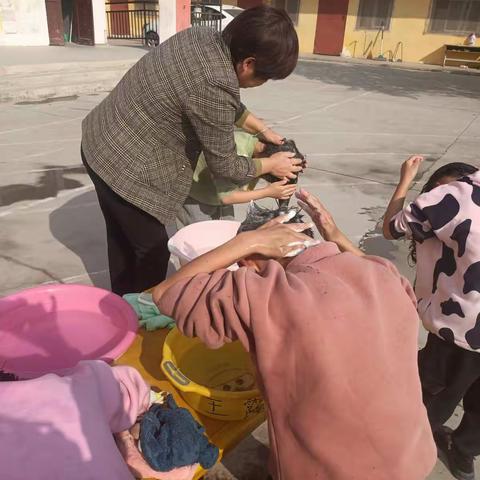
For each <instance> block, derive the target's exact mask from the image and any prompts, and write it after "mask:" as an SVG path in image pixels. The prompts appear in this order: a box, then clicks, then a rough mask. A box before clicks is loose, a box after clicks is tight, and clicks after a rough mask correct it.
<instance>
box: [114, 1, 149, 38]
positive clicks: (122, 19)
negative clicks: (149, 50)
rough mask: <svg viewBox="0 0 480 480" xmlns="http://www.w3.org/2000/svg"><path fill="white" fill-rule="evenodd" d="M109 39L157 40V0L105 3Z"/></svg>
mask: <svg viewBox="0 0 480 480" xmlns="http://www.w3.org/2000/svg"><path fill="white" fill-rule="evenodd" d="M105 8H106V14H107V28H108V34H107V38H109V39H126V40H143V41H144V43H147V40H148V38H149V37H152V35H153V34H154V36H155V35H156V36H157V38H158V0H157V1H137V0H133V1H130V2H122V1H118V0H117V1H114V0H110V1H107V2H105Z"/></svg>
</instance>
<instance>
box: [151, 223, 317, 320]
mask: <svg viewBox="0 0 480 480" xmlns="http://www.w3.org/2000/svg"><path fill="white" fill-rule="evenodd" d="M285 218H286V216H285V215H282V216H280V217H277V218H275V219H274V220H272V221H271V222H269V223H268V224H267V226H266V227H264V228H261V229H258V230H254V231H251V232H244V233H241V234H239V235H237V236H236V237H234V238H232V240H230V241H228V242H227V243H224V244H223V245H220V246H219V247H217V248H215V249H213V250H211V251H210V252H207V253H205V254H203V255H201V256H200V257H197V258H195V259H194V260H192V261H191V262H189V263H187V264H186V265H184V266H183V267H182V268H180V269H179V270H178V271H176V272H175V273H174V274H173V275H171V276H170V277H169V278H167V279H166V280H164V281H163V282H162V283H160V284H158V285H157V286H156V287H155V288H154V289H153V291H152V297H153V301H154V302H155V303H156V304H157V306H158V302H159V300H160V298H161V297H162V295H163V294H164V293H165V292H166V291H167V290H168V289H169V288H170V287H171V286H172V285H174V284H175V283H176V282H178V281H179V280H182V279H185V278H190V277H194V276H195V275H197V274H199V273H212V272H214V271H216V270H220V269H222V268H227V267H229V266H230V265H233V264H235V263H237V262H238V261H239V260H241V259H242V258H245V257H247V256H250V255H254V254H259V255H263V256H264V257H267V258H280V257H284V256H285V255H286V254H287V253H288V252H290V251H293V250H296V249H297V248H298V242H304V241H307V240H311V238H310V237H307V236H306V235H303V234H302V233H300V232H302V231H303V230H306V229H307V228H311V227H312V225H311V224H309V223H307V224H304V223H293V224H288V225H283V224H282V223H281V222H282V221H283V220H285ZM292 243H293V244H295V245H293V246H292V245H290V246H289V244H292ZM160 311H162V309H160Z"/></svg>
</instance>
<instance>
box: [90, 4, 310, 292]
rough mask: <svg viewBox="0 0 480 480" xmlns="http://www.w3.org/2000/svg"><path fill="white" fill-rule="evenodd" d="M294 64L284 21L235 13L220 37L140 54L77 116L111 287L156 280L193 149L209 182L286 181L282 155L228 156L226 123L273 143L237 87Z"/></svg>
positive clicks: (191, 36)
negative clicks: (95, 103)
mask: <svg viewBox="0 0 480 480" xmlns="http://www.w3.org/2000/svg"><path fill="white" fill-rule="evenodd" d="M297 59H298V38H297V34H296V32H295V29H294V27H293V24H292V22H291V20H290V18H289V17H288V15H287V14H286V13H285V12H284V11H282V10H277V9H274V8H271V7H267V6H261V7H256V8H253V9H250V10H246V11H244V12H243V13H242V14H240V15H239V16H238V17H236V18H235V19H234V20H233V21H232V22H231V23H230V24H229V25H228V27H227V28H226V29H225V30H224V32H223V33H222V34H220V33H218V32H216V31H214V30H212V29H210V28H191V29H187V30H184V31H182V32H180V33H178V34H176V35H175V36H173V37H172V38H170V39H169V40H167V41H166V42H164V43H162V44H161V45H160V46H159V47H158V48H156V49H154V50H153V51H151V52H150V53H149V54H147V55H145V56H144V57H143V58H142V59H141V60H140V61H139V62H138V63H137V64H136V65H135V66H134V67H133V68H132V69H131V70H130V71H129V72H127V74H126V75H125V76H124V77H123V79H122V80H121V81H120V83H119V84H118V85H117V86H116V87H115V89H114V90H113V91H112V92H111V93H110V94H109V95H108V97H106V98H105V100H103V101H102V102H101V103H100V104H99V105H98V106H97V107H96V108H95V109H94V110H93V111H92V112H90V114H89V115H88V116H87V117H86V118H85V120H84V122H83V125H82V131H83V134H82V160H83V162H84V164H85V167H86V168H87V171H88V173H89V175H90V176H91V178H92V181H93V183H94V185H95V189H96V191H97V195H98V200H99V203H100V207H101V209H102V212H103V215H104V218H105V223H106V227H107V243H108V258H109V268H110V279H111V286H112V290H113V291H114V292H115V293H118V294H124V293H127V292H139V291H142V290H144V289H146V288H149V287H151V286H153V285H156V284H157V283H159V282H160V281H162V280H163V279H164V278H165V275H166V271H167V265H168V259H169V253H168V249H167V241H168V237H167V233H166V229H165V224H167V223H169V222H173V220H174V219H175V217H176V215H177V213H178V211H179V210H180V208H181V207H182V204H183V202H184V201H185V199H186V197H187V196H188V193H189V191H190V185H191V182H192V175H193V170H194V169H195V165H196V162H197V158H198V156H199V154H200V151H203V153H204V155H205V160H206V162H207V165H208V168H209V169H210V171H211V172H212V174H213V175H214V176H215V177H220V178H226V179H229V180H231V181H233V182H235V183H237V184H238V185H244V184H246V183H249V182H250V181H251V180H252V178H254V177H257V176H259V175H262V174H265V173H272V174H273V175H276V176H277V177H280V178H283V177H290V178H293V177H294V176H295V172H298V171H300V170H301V167H300V166H299V162H300V160H297V159H293V158H292V154H290V153H284V152H282V153H278V154H276V155H273V156H272V157H270V158H268V159H255V160H252V159H248V158H246V157H242V156H238V155H237V153H236V151H235V142H234V136H233V131H234V126H235V125H237V126H238V127H241V128H243V129H244V130H245V131H247V132H249V133H252V134H255V135H258V136H260V137H261V138H262V139H263V140H264V141H267V142H272V143H277V144H279V143H281V141H282V139H281V136H279V135H278V134H276V133H275V132H273V131H272V130H271V129H269V128H268V127H267V126H266V125H265V124H264V123H263V122H262V121H260V120H259V119H258V118H256V117H255V116H254V115H252V114H251V113H250V112H248V111H247V110H246V108H245V106H244V105H242V103H241V102H240V92H239V88H251V87H257V86H260V85H262V84H263V83H265V82H266V81H267V80H269V79H281V78H285V77H287V76H288V75H289V74H290V73H291V72H292V71H293V69H294V68H295V65H296V63H297Z"/></svg>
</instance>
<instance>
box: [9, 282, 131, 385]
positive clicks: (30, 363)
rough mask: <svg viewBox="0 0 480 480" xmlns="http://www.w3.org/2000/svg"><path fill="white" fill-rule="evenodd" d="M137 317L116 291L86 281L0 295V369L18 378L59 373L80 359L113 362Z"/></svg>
mask: <svg viewBox="0 0 480 480" xmlns="http://www.w3.org/2000/svg"><path fill="white" fill-rule="evenodd" d="M137 326H138V321H137V316H136V314H135V312H134V311H133V309H132V308H131V307H130V305H128V303H127V302H125V301H124V300H123V299H122V298H120V297H119V296H118V295H115V294H113V293H111V292H108V291H106V290H102V289H100V288H95V287H89V286H86V285H48V286H43V287H37V288H31V289H28V290H24V291H22V292H19V293H16V294H14V295H9V296H7V297H4V298H0V369H1V370H5V371H7V372H10V373H15V374H17V375H18V376H20V377H21V378H34V377H38V376H40V375H43V374H45V373H52V372H55V373H58V374H62V372H63V371H64V370H66V369H68V368H71V367H74V366H75V365H76V364H77V363H78V362H79V361H80V360H87V359H88V360H92V359H99V360H104V361H106V362H112V361H113V360H115V359H117V358H118V357H120V356H121V355H122V354H123V353H124V352H125V351H126V350H127V349H128V347H129V346H130V344H131V343H132V342H133V340H134V338H135V334H136V331H137Z"/></svg>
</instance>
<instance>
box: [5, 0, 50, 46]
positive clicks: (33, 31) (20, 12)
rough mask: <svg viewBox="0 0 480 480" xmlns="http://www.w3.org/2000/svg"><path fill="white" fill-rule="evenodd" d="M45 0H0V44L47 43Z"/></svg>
mask: <svg viewBox="0 0 480 480" xmlns="http://www.w3.org/2000/svg"><path fill="white" fill-rule="evenodd" d="M48 44H49V38H48V26H47V11H46V8H45V0H0V45H48Z"/></svg>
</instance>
